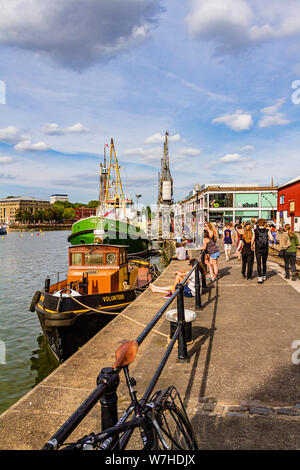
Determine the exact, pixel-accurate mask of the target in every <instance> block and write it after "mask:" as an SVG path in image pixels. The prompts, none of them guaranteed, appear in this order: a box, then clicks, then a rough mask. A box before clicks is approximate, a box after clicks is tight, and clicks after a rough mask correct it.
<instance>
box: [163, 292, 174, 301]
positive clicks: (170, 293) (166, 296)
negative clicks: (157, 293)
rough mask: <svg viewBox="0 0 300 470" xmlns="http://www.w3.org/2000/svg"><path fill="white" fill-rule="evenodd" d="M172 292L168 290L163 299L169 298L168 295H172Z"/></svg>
mask: <svg viewBox="0 0 300 470" xmlns="http://www.w3.org/2000/svg"><path fill="white" fill-rule="evenodd" d="M172 295H173V294H172V292H169V293H168V294H166V295H164V299H169V298H170V297H172Z"/></svg>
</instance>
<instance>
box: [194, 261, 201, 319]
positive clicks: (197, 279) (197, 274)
mask: <svg viewBox="0 0 300 470" xmlns="http://www.w3.org/2000/svg"><path fill="white" fill-rule="evenodd" d="M200 276H201V272H200V267H199V262H198V261H197V266H196V269H195V309H196V310H200V309H201V308H202V304H201V288H200Z"/></svg>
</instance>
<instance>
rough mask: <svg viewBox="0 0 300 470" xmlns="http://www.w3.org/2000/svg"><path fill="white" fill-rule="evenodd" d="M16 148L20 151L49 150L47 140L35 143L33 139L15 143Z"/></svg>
mask: <svg viewBox="0 0 300 470" xmlns="http://www.w3.org/2000/svg"><path fill="white" fill-rule="evenodd" d="M14 148H15V150H17V151H18V152H23V151H29V150H31V151H35V152H37V151H44V150H48V146H47V145H46V144H45V142H36V143H33V142H31V140H22V141H21V142H19V143H18V144H17V145H15V147H14Z"/></svg>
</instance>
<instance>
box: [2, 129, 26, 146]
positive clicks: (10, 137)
mask: <svg viewBox="0 0 300 470" xmlns="http://www.w3.org/2000/svg"><path fill="white" fill-rule="evenodd" d="M22 138H23V136H22V133H21V130H20V129H18V128H17V127H14V126H9V127H5V128H3V129H0V142H7V143H11V142H13V143H15V142H18V141H19V140H21V139H22Z"/></svg>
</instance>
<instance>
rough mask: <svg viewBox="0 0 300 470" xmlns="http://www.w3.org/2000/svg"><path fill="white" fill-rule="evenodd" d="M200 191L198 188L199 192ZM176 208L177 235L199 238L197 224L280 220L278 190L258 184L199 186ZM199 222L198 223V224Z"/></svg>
mask: <svg viewBox="0 0 300 470" xmlns="http://www.w3.org/2000/svg"><path fill="white" fill-rule="evenodd" d="M195 188H196V189H195ZM195 188H194V190H193V191H192V192H191V194H190V195H189V196H188V197H187V198H186V199H185V200H183V201H181V202H179V203H178V204H176V206H175V210H174V218H175V233H176V232H178V233H180V232H182V230H185V232H186V233H187V235H190V236H191V237H192V238H195V233H196V231H197V225H198V224H200V226H201V225H203V223H204V222H205V221H207V222H216V223H217V222H222V223H223V224H224V223H225V222H227V221H228V222H233V223H239V222H245V221H247V220H251V219H253V218H255V219H258V218H264V219H266V220H267V221H272V220H273V221H274V222H275V221H276V213H277V187H275V186H259V185H257V184H228V183H227V184H203V185H196V186H195ZM197 222H198V224H197Z"/></svg>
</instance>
